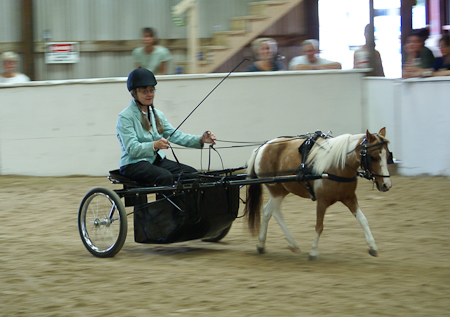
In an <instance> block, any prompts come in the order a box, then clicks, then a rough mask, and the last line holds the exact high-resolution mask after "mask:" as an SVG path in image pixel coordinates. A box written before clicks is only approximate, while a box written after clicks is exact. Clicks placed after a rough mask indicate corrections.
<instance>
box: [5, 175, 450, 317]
mask: <svg viewBox="0 0 450 317" xmlns="http://www.w3.org/2000/svg"><path fill="white" fill-rule="evenodd" d="M392 181H393V184H394V187H393V188H392V190H391V191H389V192H387V193H380V192H378V191H376V190H372V185H371V184H370V183H369V182H368V181H365V180H360V181H359V186H358V197H359V202H360V206H361V209H362V210H363V212H364V213H365V215H366V217H367V218H368V220H369V224H370V227H371V229H372V233H373V235H374V237H375V241H376V243H377V246H378V248H379V256H378V257H377V258H374V257H371V256H370V255H369V254H368V253H367V246H366V243H365V239H364V235H363V233H362V230H361V228H360V226H359V224H358V222H357V221H356V220H355V219H354V217H353V216H352V215H351V214H350V212H349V211H348V210H347V209H346V208H345V207H344V206H343V205H342V204H336V205H335V206H332V207H331V208H330V209H329V210H328V212H327V215H326V217H325V230H324V233H323V235H322V238H321V241H320V245H319V246H320V248H319V250H320V251H321V255H320V258H319V261H316V262H310V261H308V252H309V249H310V246H311V243H312V240H313V238H314V225H315V203H314V202H311V201H309V200H306V199H301V198H298V197H295V196H288V198H287V199H286V200H285V203H284V205H283V212H284V216H285V220H286V223H287V224H288V227H289V228H290V229H291V232H292V233H293V235H294V237H295V238H296V240H297V243H298V244H299V245H300V247H301V248H302V251H303V254H301V255H298V254H294V253H292V252H290V251H289V250H288V249H287V248H286V246H287V244H286V241H285V239H284V236H283V233H282V231H281V229H280V228H279V226H278V224H277V223H276V222H275V221H274V220H272V221H271V223H270V225H269V233H268V239H267V245H266V250H267V253H266V254H264V255H259V254H258V253H257V252H256V249H255V244H256V237H252V236H251V235H250V234H249V233H248V231H247V230H246V226H245V223H244V220H243V219H237V220H236V221H235V222H234V224H233V227H232V229H231V231H230V233H229V234H228V235H227V236H226V237H225V238H224V239H223V240H222V242H220V243H205V242H201V241H191V242H184V243H179V244H172V245H166V246H161V245H141V244H137V243H135V242H134V238H133V230H132V225H133V221H132V217H128V220H129V232H128V237H127V240H126V242H125V245H124V247H123V249H122V250H121V251H120V252H119V253H118V254H117V255H116V256H115V257H114V258H109V259H100V258H96V257H94V256H92V255H91V254H90V253H89V252H88V251H87V250H86V249H85V248H84V246H83V244H82V242H81V240H80V237H79V234H78V228H77V212H78V207H79V204H80V202H81V199H82V198H83V196H84V195H85V193H86V192H87V191H88V190H90V189H91V188H93V187H97V186H103V187H109V188H118V186H116V185H111V184H109V182H108V180H107V179H106V178H98V177H97V178H96V177H63V178H36V177H18V176H0V216H1V220H2V221H1V230H0V268H1V273H0V315H1V316H449V315H450V312H449V307H450V226H449V225H450V210H449V205H450V197H449V193H450V179H446V178H440V177H430V178H406V177H400V176H393V177H392ZM242 210H243V208H241V209H240V211H242ZM127 211H131V208H127Z"/></svg>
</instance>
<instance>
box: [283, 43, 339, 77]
mask: <svg viewBox="0 0 450 317" xmlns="http://www.w3.org/2000/svg"><path fill="white" fill-rule="evenodd" d="M302 52H303V55H302V56H297V57H294V58H293V59H291V62H290V63H289V69H290V70H316V69H342V66H341V63H338V62H333V61H329V60H327V59H324V58H321V57H319V41H317V40H314V39H312V40H306V41H303V43H302Z"/></svg>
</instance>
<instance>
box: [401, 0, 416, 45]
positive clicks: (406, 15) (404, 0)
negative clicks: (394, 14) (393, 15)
mask: <svg viewBox="0 0 450 317" xmlns="http://www.w3.org/2000/svg"><path fill="white" fill-rule="evenodd" d="M415 2H416V1H415V0H401V7H400V15H401V32H402V35H401V37H402V40H401V46H402V54H403V46H404V45H405V42H406V38H407V37H408V35H410V34H411V30H412V7H413V4H415Z"/></svg>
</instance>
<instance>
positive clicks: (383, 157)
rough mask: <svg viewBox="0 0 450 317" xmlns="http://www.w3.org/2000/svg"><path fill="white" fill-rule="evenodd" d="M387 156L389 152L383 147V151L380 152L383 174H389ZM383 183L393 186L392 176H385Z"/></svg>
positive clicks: (388, 186)
mask: <svg viewBox="0 0 450 317" xmlns="http://www.w3.org/2000/svg"><path fill="white" fill-rule="evenodd" d="M386 157H387V152H386V149H385V148H384V147H383V149H382V150H381V153H380V168H381V175H389V170H388V164H387V159H386ZM383 183H384V184H385V185H386V186H387V188H388V189H389V188H391V187H392V182H391V178H390V177H389V176H388V177H383Z"/></svg>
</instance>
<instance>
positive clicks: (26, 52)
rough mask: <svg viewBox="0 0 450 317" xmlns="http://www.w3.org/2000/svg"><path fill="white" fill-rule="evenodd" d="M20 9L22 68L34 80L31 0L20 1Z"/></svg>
mask: <svg viewBox="0 0 450 317" xmlns="http://www.w3.org/2000/svg"><path fill="white" fill-rule="evenodd" d="M21 7H22V8H21V18H22V21H21V26H22V68H23V73H24V74H25V75H27V76H28V77H30V79H31V80H34V79H35V74H34V40H33V0H22V2H21Z"/></svg>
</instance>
